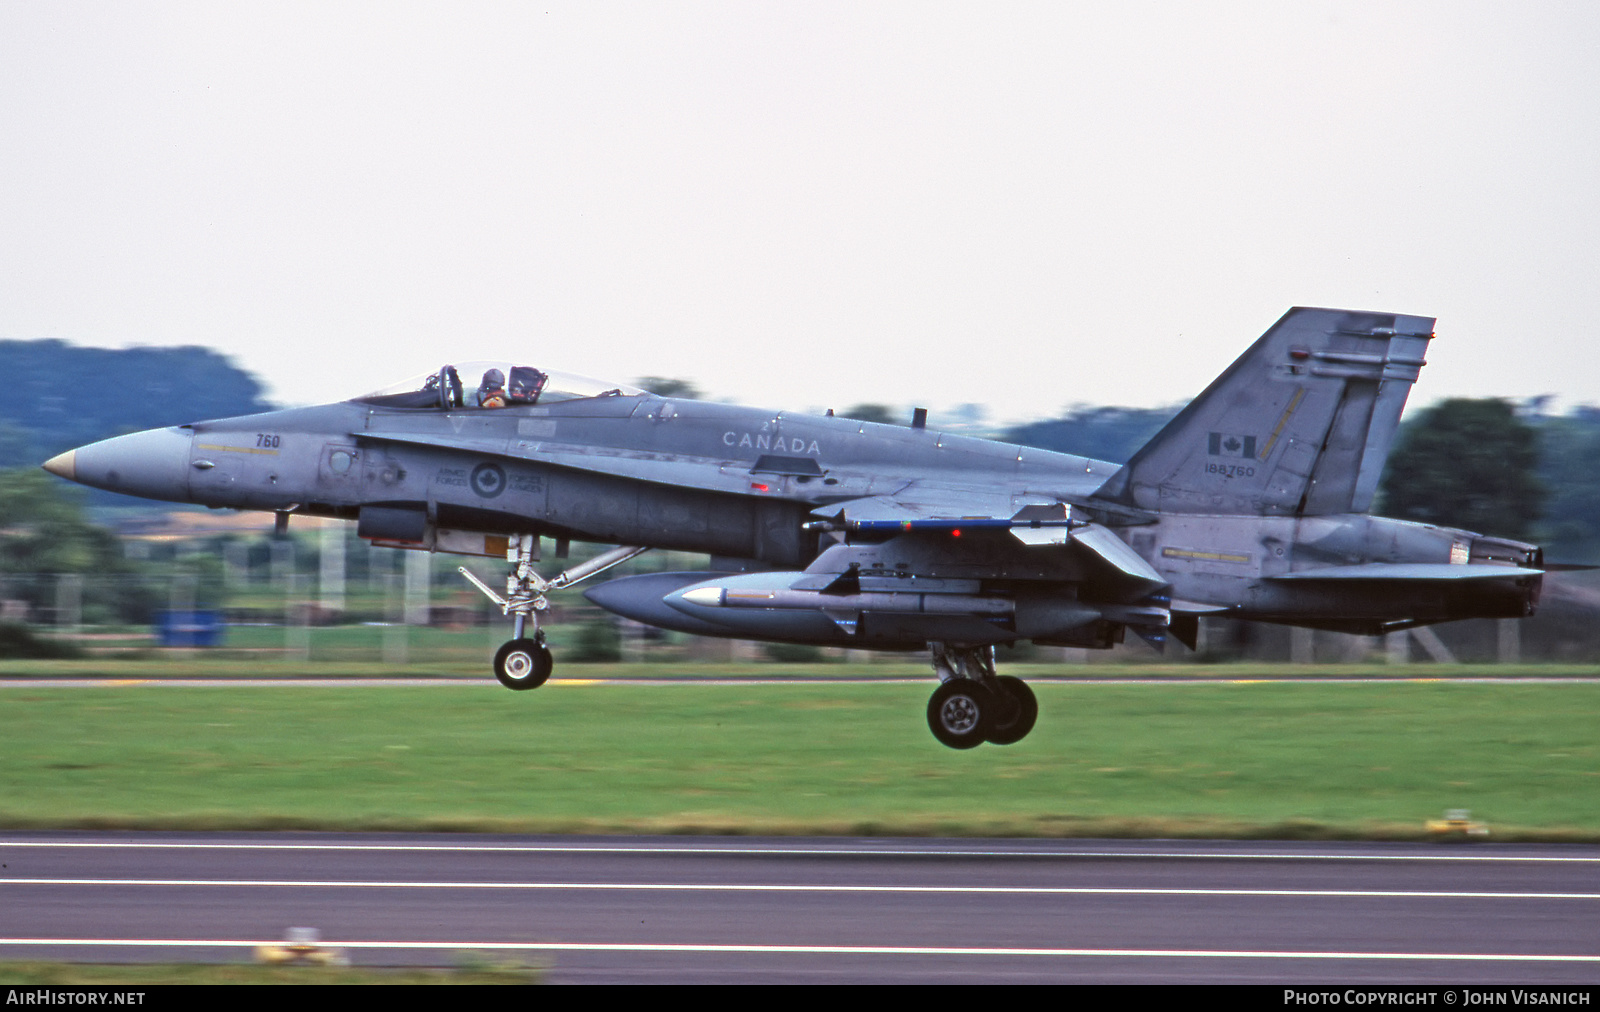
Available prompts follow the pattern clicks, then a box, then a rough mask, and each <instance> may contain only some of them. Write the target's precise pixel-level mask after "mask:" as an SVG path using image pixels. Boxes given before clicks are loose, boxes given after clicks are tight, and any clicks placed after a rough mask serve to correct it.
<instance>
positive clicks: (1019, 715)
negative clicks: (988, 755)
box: [989, 675, 1039, 745]
mask: <svg viewBox="0 0 1600 1012" xmlns="http://www.w3.org/2000/svg"><path fill="white" fill-rule="evenodd" d="M996 681H998V682H999V683H1000V687H1001V688H1002V689H1004V690H1005V691H1006V695H1008V696H1010V697H1011V701H1012V702H1014V703H1015V704H1016V708H1015V709H1014V710H1012V711H1011V712H1010V713H1006V714H1001V713H1000V712H999V709H1010V708H1008V707H1002V708H997V710H996V713H995V717H996V718H997V719H996V720H995V721H994V724H993V726H992V727H991V728H990V729H989V740H990V741H991V742H993V743H994V744H996V745H1012V744H1015V743H1016V742H1019V741H1021V740H1022V739H1024V738H1026V737H1027V736H1028V732H1029V731H1032V730H1033V725H1034V722H1035V721H1037V720H1038V719H1039V701H1038V700H1037V699H1035V698H1034V695H1033V690H1032V689H1030V688H1028V683H1027V682H1024V681H1023V680H1022V679H1020V678H1015V677H1013V676H1011V675H1001V676H1000V677H999V678H997V679H996Z"/></svg>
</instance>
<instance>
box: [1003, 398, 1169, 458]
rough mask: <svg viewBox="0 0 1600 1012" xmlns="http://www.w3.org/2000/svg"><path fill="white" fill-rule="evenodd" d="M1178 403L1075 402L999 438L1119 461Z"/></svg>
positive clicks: (1164, 421)
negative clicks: (1053, 415) (1115, 405)
mask: <svg viewBox="0 0 1600 1012" xmlns="http://www.w3.org/2000/svg"><path fill="white" fill-rule="evenodd" d="M1181 407H1182V405H1173V406H1171V407H1166V408H1097V407H1090V406H1088V405H1083V404H1077V405H1073V407H1071V408H1070V409H1068V411H1067V413H1066V415H1064V416H1063V417H1061V418H1052V419H1049V420H1047V421H1043V422H1031V423H1029V424H1027V425H1019V426H1017V427H1016V428H1014V429H1010V430H1008V431H1006V432H1005V433H1003V434H1002V435H1001V437H1000V438H1001V439H1003V440H1005V441H1006V442H1008V443H1019V444H1021V445H1023V446H1037V447H1038V448H1039V449H1041V450H1055V451H1056V452H1057V453H1072V454H1077V455H1078V456H1080V457H1093V458H1094V459H1095V460H1109V461H1112V462H1113V463H1117V464H1122V463H1126V462H1127V460H1128V458H1129V457H1132V456H1133V455H1134V453H1135V452H1136V451H1137V450H1138V449H1139V447H1141V446H1143V445H1144V444H1145V443H1147V442H1149V441H1150V438H1151V437H1152V436H1154V435H1155V434H1156V433H1158V432H1160V431H1161V428H1162V426H1164V425H1166V424H1167V423H1168V422H1170V421H1171V420H1172V417H1173V416H1174V415H1176V414H1177V413H1178V411H1179V410H1180V408H1181Z"/></svg>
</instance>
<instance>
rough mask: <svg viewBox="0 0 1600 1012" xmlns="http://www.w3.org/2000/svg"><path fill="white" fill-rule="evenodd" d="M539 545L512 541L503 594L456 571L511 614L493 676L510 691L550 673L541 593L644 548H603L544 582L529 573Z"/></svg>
mask: <svg viewBox="0 0 1600 1012" xmlns="http://www.w3.org/2000/svg"><path fill="white" fill-rule="evenodd" d="M538 547H539V539H538V537H537V536H535V535H532V534H521V535H518V536H516V537H514V538H511V539H510V544H509V546H508V547H507V549H506V561H507V562H509V563H511V572H510V573H509V574H507V576H506V596H505V597H501V596H500V595H499V594H496V593H495V592H494V591H492V590H490V589H489V587H488V585H487V584H485V583H484V582H483V581H482V580H480V579H478V578H477V577H476V576H474V575H472V573H471V572H470V571H469V570H468V569H467V568H466V567H465V566H460V567H458V568H457V570H456V571H457V572H459V573H460V574H461V575H462V576H464V577H466V578H467V580H468V581H469V582H471V584H472V585H473V586H474V587H477V588H478V589H479V590H481V591H483V592H484V594H486V595H487V596H488V598H489V600H491V601H493V602H494V603H495V604H498V605H499V606H500V610H501V611H503V612H505V613H506V614H507V615H510V616H511V630H512V631H511V639H510V640H508V641H507V642H506V643H505V644H504V645H503V646H501V648H500V649H499V650H497V651H496V652H495V655H494V676H495V677H496V678H498V679H499V680H500V684H501V685H504V686H505V687H506V688H508V689H537V688H538V687H539V686H541V685H543V684H544V683H545V679H547V678H549V677H550V672H551V671H552V670H553V669H554V668H555V666H556V662H555V659H554V658H553V657H551V655H550V648H549V647H547V646H545V643H544V630H543V629H540V628H539V613H540V612H543V611H549V610H550V602H549V600H547V599H546V598H545V594H546V593H548V592H549V591H552V590H561V589H562V588H564V587H570V586H572V585H573V584H575V583H578V582H579V581H581V580H587V579H588V578H589V577H591V576H594V575H595V574H597V573H603V572H605V571H606V570H608V569H610V568H611V567H612V566H615V565H617V564H618V563H622V562H627V561H628V560H629V559H631V558H633V557H634V556H635V555H638V554H639V553H640V552H643V551H645V549H643V548H634V547H632V546H630V545H621V546H619V547H617V548H613V549H611V550H610V551H607V552H601V553H600V554H599V555H596V556H595V557H594V558H592V559H590V560H589V561H588V562H580V563H579V564H578V565H576V566H573V567H572V568H571V569H569V570H567V571H566V572H564V573H562V574H561V575H559V576H557V577H556V578H555V579H553V580H546V579H544V578H543V577H541V576H540V575H539V574H538V573H536V572H534V571H533V563H534V561H535V560H536V559H537V558H538ZM530 623H531V624H532V626H533V635H532V636H529V635H528V626H529V624H530Z"/></svg>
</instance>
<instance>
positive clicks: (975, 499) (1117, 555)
mask: <svg viewBox="0 0 1600 1012" xmlns="http://www.w3.org/2000/svg"><path fill="white" fill-rule="evenodd" d="M812 515H814V516H822V517H825V518H826V519H824V520H822V521H819V522H817V523H815V524H811V525H808V526H809V527H810V528H811V529H813V530H821V531H830V530H832V531H844V532H858V533H863V534H884V535H891V536H892V535H895V534H911V535H922V536H925V537H930V538H954V537H961V536H962V534H963V533H974V534H993V533H997V532H1006V533H1009V534H1010V535H1011V536H1012V537H1013V538H1015V539H1016V540H1017V541H1019V542H1021V543H1022V544H1023V545H1025V546H1028V547H1030V548H1049V547H1058V548H1060V547H1065V548H1068V549H1076V550H1078V551H1080V552H1086V553H1088V555H1089V556H1090V557H1091V558H1092V559H1094V560H1096V561H1097V562H1098V563H1100V564H1103V565H1106V566H1110V567H1111V568H1112V569H1114V570H1116V571H1117V572H1119V573H1121V574H1123V575H1124V576H1126V577H1129V578H1131V579H1133V580H1135V581H1138V582H1139V583H1141V584H1144V585H1146V592H1147V593H1148V592H1149V591H1150V590H1153V589H1155V588H1157V587H1161V586H1165V584H1166V581H1165V580H1164V579H1163V578H1162V577H1161V574H1159V573H1157V572H1156V571H1155V570H1154V569H1153V568H1151V566H1150V564H1149V563H1148V562H1146V561H1145V560H1144V559H1143V558H1141V557H1140V556H1139V555H1138V553H1136V552H1135V551H1134V550H1133V549H1132V548H1129V547H1128V545H1127V543H1126V542H1124V541H1123V540H1122V539H1121V538H1119V537H1117V535H1116V534H1115V533H1114V532H1113V531H1112V530H1111V529H1110V528H1108V527H1105V526H1103V525H1101V524H1099V523H1095V522H1093V521H1092V520H1090V519H1089V517H1088V514H1086V513H1084V512H1083V511H1082V510H1081V509H1080V510H1075V509H1074V508H1073V506H1072V505H1071V504H1070V503H1066V502H1062V501H1060V500H1052V499H1046V498H1042V497H1039V496H1033V495H1028V494H1026V493H1021V494H1018V493H1011V492H1006V491H1003V490H986V489H981V488H976V487H974V486H970V485H946V484H939V483H933V482H920V481H918V482H911V483H909V484H908V485H907V486H906V487H905V488H904V489H902V490H900V491H898V492H895V493H893V494H891V495H878V496H870V497H868V498H863V499H853V500H849V501H847V502H843V503H835V504H833V505H830V506H823V507H819V508H818V509H815V510H812Z"/></svg>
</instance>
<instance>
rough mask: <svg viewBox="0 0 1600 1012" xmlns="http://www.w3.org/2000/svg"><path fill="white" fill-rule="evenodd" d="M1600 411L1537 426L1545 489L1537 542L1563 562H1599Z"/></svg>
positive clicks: (1549, 420) (1590, 410)
mask: <svg viewBox="0 0 1600 1012" xmlns="http://www.w3.org/2000/svg"><path fill="white" fill-rule="evenodd" d="M1596 461H1600V408H1593V407H1582V408H1578V409H1576V410H1575V411H1573V412H1572V413H1570V414H1568V415H1565V416H1562V417H1557V418H1544V419H1541V420H1540V421H1539V479H1540V481H1542V482H1543V483H1544V485H1545V487H1546V488H1547V489H1549V492H1550V495H1549V498H1548V499H1546V500H1545V504H1544V515H1543V518H1542V522H1541V523H1540V525H1539V533H1538V537H1539V539H1540V541H1541V542H1542V543H1544V545H1545V548H1546V555H1547V556H1549V557H1550V558H1553V559H1560V560H1562V561H1563V562H1578V561H1592V560H1594V559H1596V558H1600V467H1596V466H1595V462H1596Z"/></svg>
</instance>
